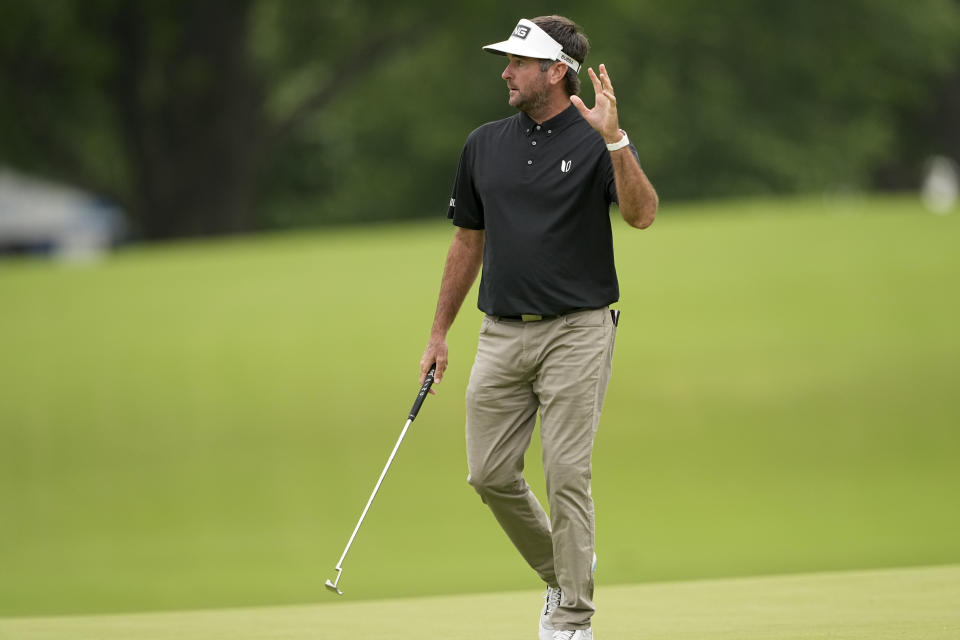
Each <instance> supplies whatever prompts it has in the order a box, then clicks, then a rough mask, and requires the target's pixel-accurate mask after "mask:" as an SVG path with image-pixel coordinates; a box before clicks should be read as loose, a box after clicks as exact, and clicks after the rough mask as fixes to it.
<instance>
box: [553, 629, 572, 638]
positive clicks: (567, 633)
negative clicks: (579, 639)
mask: <svg viewBox="0 0 960 640" xmlns="http://www.w3.org/2000/svg"><path fill="white" fill-rule="evenodd" d="M576 633H577V632H576V631H573V630H571V629H566V630H564V631H554V632H553V640H570V639H571V638H573V636H575V635H576Z"/></svg>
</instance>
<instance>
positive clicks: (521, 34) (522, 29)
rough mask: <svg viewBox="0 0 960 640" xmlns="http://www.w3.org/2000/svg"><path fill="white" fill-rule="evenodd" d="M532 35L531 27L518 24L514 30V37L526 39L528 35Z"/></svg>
mask: <svg viewBox="0 0 960 640" xmlns="http://www.w3.org/2000/svg"><path fill="white" fill-rule="evenodd" d="M528 35H530V27H527V26H524V25H522V24H518V25H517V28H516V29H514V30H513V37H514V38H520V39H521V40H526V39H527V36H528Z"/></svg>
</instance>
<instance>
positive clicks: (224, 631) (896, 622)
mask: <svg viewBox="0 0 960 640" xmlns="http://www.w3.org/2000/svg"><path fill="white" fill-rule="evenodd" d="M330 597H331V598H334V597H335V596H330ZM596 600H597V603H598V607H599V613H598V615H597V616H596V618H595V619H594V625H593V627H594V632H595V634H596V636H597V638H599V639H603V638H616V639H617V640H634V639H636V640H646V639H648V638H672V639H674V640H684V639H690V640H838V639H842V640H903V639H908V640H909V639H917V640H919V639H921V638H922V639H923V640H954V639H955V638H957V636H958V634H960V609H958V608H957V606H956V603H957V602H958V600H960V567H936V568H921V569H895V570H886V571H870V572H853V573H826V574H809V575H799V576H782V577H764V578H739V579H722V580H705V581H698V582H677V583H664V584H648V585H633V586H618V587H605V588H601V589H600V590H599V591H598V593H597V596H596ZM539 602H540V594H539V593H538V592H536V591H522V592H511V593H497V594H485V595H476V596H472V595H471V596H463V595H460V596H446V597H433V598H409V599H401V600H381V601H376V602H362V601H361V602H350V601H349V600H347V601H339V602H336V603H329V604H322V605H313V606H296V607H289V606H288V607H272V608H251V609H234V610H214V611H193V612H177V613H154V614H133V615H129V614H128V615H112V616H83V617H65V618H56V617H54V618H33V619H30V618H25V619H24V618H21V619H6V620H4V619H0V638H11V639H12V638H16V639H17V640H61V639H69V640H128V639H129V638H137V640H167V639H170V638H176V640H217V639H219V638H223V639H228V638H229V640H254V639H257V640H260V639H262V638H283V639H284V640H301V639H302V640H307V639H310V640H313V639H314V638H362V639H363V640H387V639H390V638H397V637H399V636H401V635H410V634H415V636H416V637H418V638H428V639H434V638H435V639H437V640H440V639H443V640H479V639H486V638H489V639H490V640H494V639H499V638H524V637H527V638H532V637H534V626H535V625H536V624H537V621H536V609H537V606H538V603H539Z"/></svg>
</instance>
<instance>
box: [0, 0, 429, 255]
mask: <svg viewBox="0 0 960 640" xmlns="http://www.w3.org/2000/svg"><path fill="white" fill-rule="evenodd" d="M0 11H2V20H0V22H2V27H0V29H2V31H0V34H2V36H3V37H2V41H3V45H2V49H0V55H2V61H3V66H4V69H5V72H4V75H3V79H2V81H0V82H2V84H0V91H2V94H3V95H4V96H6V97H7V99H6V100H4V101H3V103H4V104H3V106H0V148H2V151H0V159H2V160H4V161H6V162H10V163H13V164H16V165H18V166H20V167H23V168H25V169H28V170H32V171H36V172H39V173H45V174H48V175H53V176H56V177H59V178H61V179H64V180H66V181H69V182H72V183H76V184H80V185H82V186H85V187H87V188H90V189H92V190H95V191H98V192H100V193H104V194H107V195H110V196H112V197H114V198H116V199H117V200H118V201H120V202H121V203H122V204H124V205H125V206H126V208H127V209H128V210H129V211H130V212H131V213H132V215H133V222H134V225H135V227H136V228H137V229H138V231H139V233H140V234H141V235H143V236H145V237H150V238H163V237H172V236H187V235H200V234H209V233H222V232H230V231H241V230H248V229H252V228H256V227H257V226H258V225H259V223H258V221H257V219H256V213H255V212H256V204H257V202H258V200H259V196H260V192H261V188H262V184H263V177H264V175H265V173H267V172H268V171H269V169H270V167H271V164H272V162H273V161H274V159H275V158H276V157H277V155H278V154H280V153H281V151H282V150H283V148H284V145H285V144H287V143H288V142H289V140H290V138H291V137H292V136H293V135H294V134H295V133H296V132H297V131H298V129H299V127H300V126H301V124H302V122H303V120H304V119H306V118H307V117H309V116H310V115H312V114H315V113H318V112H322V111H323V110H324V109H325V108H327V107H328V106H329V104H330V103H331V102H332V101H333V100H334V98H336V97H337V96H338V95H340V94H342V93H344V92H345V91H347V90H349V89H350V88H351V87H353V86H354V84H355V83H356V82H357V81H358V79H360V78H362V77H363V76H364V75H365V74H366V73H368V72H369V71H370V70H371V69H372V68H374V67H375V66H376V65H378V64H381V63H382V62H383V61H384V60H387V59H389V53H390V52H391V51H394V50H397V49H401V48H402V47H404V46H407V45H409V44H411V43H412V42H415V41H416V34H415V32H414V30H413V29H411V27H412V26H413V24H414V23H413V22H411V21H410V18H411V17H412V15H411V14H410V13H409V12H406V11H404V10H402V8H395V9H394V10H392V11H379V12H378V14H377V15H376V16H375V15H374V14H373V10H372V8H371V7H369V6H367V5H366V4H363V3H349V2H344V3H340V4H338V5H336V7H335V8H334V9H331V8H330V7H325V6H324V5H323V4H322V3H311V4H306V3H303V4H301V3H292V2H278V1H260V2H256V1H255V0H204V1H203V2H192V1H190V0H176V1H170V2H138V1H136V0H89V1H87V2H82V3H81V2H63V3H33V2H12V3H5V4H3V5H2V6H0ZM258 48H259V49H258ZM255 52H256V53H258V54H260V55H259V56H256V55H254V53H255Z"/></svg>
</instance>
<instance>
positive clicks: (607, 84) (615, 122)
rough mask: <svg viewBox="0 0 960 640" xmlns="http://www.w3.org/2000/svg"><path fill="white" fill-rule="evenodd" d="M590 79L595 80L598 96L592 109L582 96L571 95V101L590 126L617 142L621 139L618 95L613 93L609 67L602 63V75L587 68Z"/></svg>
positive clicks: (608, 139) (609, 141)
mask: <svg viewBox="0 0 960 640" xmlns="http://www.w3.org/2000/svg"><path fill="white" fill-rule="evenodd" d="M587 73H588V74H589V75H590V80H591V81H592V82H593V93H594V95H595V96H596V104H595V105H594V107H593V108H592V109H588V108H587V105H585V104H584V103H583V100H581V99H580V96H570V102H572V103H573V106H575V107H576V108H577V111H579V112H580V115H582V116H583V119H584V120H586V121H587V122H589V123H590V126H591V127H593V128H594V129H596V130H597V131H599V132H600V135H602V136H603V139H604V140H606V141H607V142H608V143H611V142H616V141H617V140H619V139H620V137H621V133H620V120H619V118H618V117H617V97H616V95H614V93H613V83H612V82H611V81H610V74H609V73H608V72H607V67H606V66H605V65H603V64H601V65H600V76H599V77H598V76H597V74H596V73H594V71H593V67H590V68H589V69H587Z"/></svg>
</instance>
